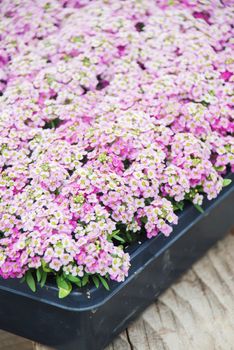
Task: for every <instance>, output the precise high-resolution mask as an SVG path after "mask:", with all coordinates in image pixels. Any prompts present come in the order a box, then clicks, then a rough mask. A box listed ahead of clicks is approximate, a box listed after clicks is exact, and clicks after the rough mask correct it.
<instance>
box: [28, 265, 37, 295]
mask: <svg viewBox="0 0 234 350" xmlns="http://www.w3.org/2000/svg"><path fill="white" fill-rule="evenodd" d="M25 281H26V283H27V285H28V286H29V288H30V289H31V291H33V292H36V283H35V280H34V277H33V274H32V272H31V270H28V271H27V272H26V274H25Z"/></svg>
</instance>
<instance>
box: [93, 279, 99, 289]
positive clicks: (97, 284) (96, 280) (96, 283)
mask: <svg viewBox="0 0 234 350" xmlns="http://www.w3.org/2000/svg"><path fill="white" fill-rule="evenodd" d="M92 280H93V283H94V284H95V287H96V288H98V287H99V279H98V278H97V277H96V276H92Z"/></svg>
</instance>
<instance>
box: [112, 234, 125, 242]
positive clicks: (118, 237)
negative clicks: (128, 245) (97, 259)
mask: <svg viewBox="0 0 234 350" xmlns="http://www.w3.org/2000/svg"><path fill="white" fill-rule="evenodd" d="M113 238H114V239H116V240H117V241H119V242H122V243H125V240H124V239H123V238H122V237H120V236H118V235H114V236H113Z"/></svg>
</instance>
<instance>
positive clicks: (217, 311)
mask: <svg viewBox="0 0 234 350" xmlns="http://www.w3.org/2000/svg"><path fill="white" fill-rule="evenodd" d="M233 261H234V236H233V235H231V234H230V235H229V236H228V237H227V238H226V239H225V240H223V241H221V242H219V243H218V244H217V245H216V246H215V247H214V248H213V249H211V250H210V251H209V252H208V254H207V255H206V256H205V257H204V258H203V259H201V260H200V261H199V262H197V263H196V264H194V266H193V267H192V269H190V270H189V271H188V273H186V274H185V275H184V276H183V277H182V278H181V280H180V281H179V282H177V283H176V284H174V285H173V286H172V287H171V288H170V289H169V290H167V291H166V292H165V293H164V294H163V295H162V296H161V297H160V298H159V300H158V301H157V302H156V303H154V304H153V305H152V306H150V307H149V308H148V309H147V310H146V311H145V312H144V313H143V315H142V316H141V317H140V318H139V320H137V321H136V322H135V323H133V324H132V325H131V326H130V327H129V328H128V333H129V338H130V341H131V343H132V344H133V349H134V350H153V349H157V350H158V349H163V350H170V349H173V350H177V349H178V350H181V349H191V350H193V349H200V350H207V349H212V350H213V349H220V350H224V349H225V350H233V349H234V264H233Z"/></svg>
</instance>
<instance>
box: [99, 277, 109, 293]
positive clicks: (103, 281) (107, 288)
mask: <svg viewBox="0 0 234 350" xmlns="http://www.w3.org/2000/svg"><path fill="white" fill-rule="evenodd" d="M98 278H99V279H100V281H101V283H102V285H103V287H104V288H105V289H106V290H110V287H109V286H108V283H107V281H106V280H105V278H103V277H102V276H98Z"/></svg>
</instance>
